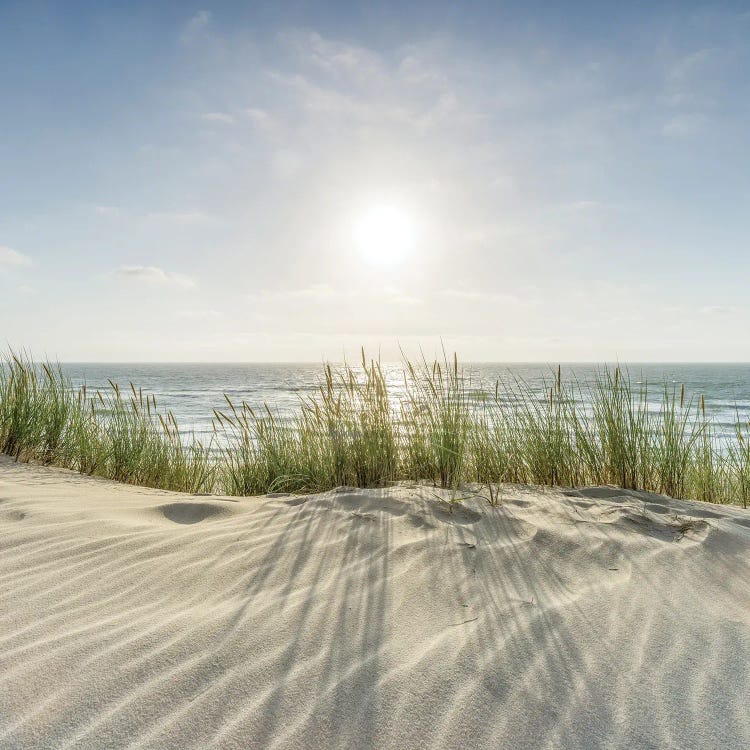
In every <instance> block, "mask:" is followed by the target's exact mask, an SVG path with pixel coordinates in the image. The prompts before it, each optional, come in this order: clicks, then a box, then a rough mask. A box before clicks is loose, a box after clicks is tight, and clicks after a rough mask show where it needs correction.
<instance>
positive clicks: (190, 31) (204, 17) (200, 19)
mask: <svg viewBox="0 0 750 750" xmlns="http://www.w3.org/2000/svg"><path fill="white" fill-rule="evenodd" d="M210 21H211V13H210V11H207V10H199V11H198V12H197V13H196V14H195V15H194V16H193V17H192V18H191V19H190V20H189V21H188V22H187V23H186V24H185V27H184V28H183V30H182V34H181V35H180V39H181V40H182V42H183V44H189V43H190V42H192V41H193V39H195V38H196V37H197V36H198V35H199V34H200V33H201V31H203V29H205V28H206V26H208V24H209V23H210Z"/></svg>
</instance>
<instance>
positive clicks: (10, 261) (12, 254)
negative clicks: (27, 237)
mask: <svg viewBox="0 0 750 750" xmlns="http://www.w3.org/2000/svg"><path fill="white" fill-rule="evenodd" d="M30 265H32V260H31V258H29V256H28V255H24V254H23V253H19V252H18V250H13V249H12V248H10V247H5V246H3V245H0V270H2V269H5V268H22V267H24V266H30Z"/></svg>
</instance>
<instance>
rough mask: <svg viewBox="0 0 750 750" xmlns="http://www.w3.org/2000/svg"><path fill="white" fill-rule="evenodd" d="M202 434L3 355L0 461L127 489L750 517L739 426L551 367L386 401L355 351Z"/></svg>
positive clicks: (420, 381)
mask: <svg viewBox="0 0 750 750" xmlns="http://www.w3.org/2000/svg"><path fill="white" fill-rule="evenodd" d="M652 393H656V394H657V396H658V398H657V399H656V402H657V403H658V404H659V408H658V409H656V410H655V409H654V408H653V404H652V405H651V407H649V401H650V399H651V398H652ZM214 430H215V439H214V441H213V443H212V445H203V444H201V443H200V442H199V441H197V440H196V439H195V438H194V437H193V436H191V435H190V434H183V433H182V432H181V431H180V429H179V427H178V425H177V423H176V421H175V419H174V416H173V415H172V414H171V413H169V412H163V411H160V410H159V409H158V407H157V404H156V400H155V399H154V397H153V396H148V395H144V394H143V393H142V392H141V391H139V390H137V389H136V388H135V387H134V386H132V385H131V386H130V388H129V389H128V390H127V391H126V392H124V393H123V392H121V390H120V388H119V387H118V386H117V385H116V384H115V383H111V384H110V387H109V388H108V389H106V390H105V391H95V392H90V391H88V390H87V389H86V388H85V387H83V388H80V389H75V388H73V387H72V385H71V383H70V382H69V380H68V379H67V378H66V377H65V375H64V373H63V372H62V370H61V369H60V367H59V366H56V365H51V364H42V365H38V364H34V363H33V362H32V361H31V360H30V359H29V358H28V357H24V356H16V355H12V354H11V355H9V356H8V357H6V358H5V360H4V362H3V363H2V364H1V365H0V452H2V453H5V454H7V455H10V456H13V457H14V458H16V459H17V460H21V461H34V462H38V463H43V464H49V465H56V466H62V467H66V468H69V469H72V470H74V471H78V472H81V473H84V474H91V475H94V476H100V477H107V478H110V479H115V480H118V481H122V482H129V483H131V484H137V485H145V486H150V487H159V488H164V489H170V490H178V491H183V492H193V493H197V492H221V493H225V494H229V495H253V494H262V493H267V492H279V491H284V492H300V493H309V492H319V491H324V490H327V489H331V488H333V487H337V486H340V485H349V486H356V487H378V486H387V485H389V484H391V483H393V482H397V481H418V482H427V483H430V484H434V485H435V486H439V487H442V488H447V489H450V490H451V491H452V492H453V493H454V495H455V496H456V497H457V496H458V495H457V494H456V493H457V491H458V488H459V487H460V486H461V485H462V484H464V483H471V482H473V483H478V484H481V485H483V486H485V487H487V494H488V501H489V502H490V503H491V504H493V505H494V504H496V503H497V502H498V500H497V498H498V497H499V495H498V494H497V490H496V489H494V486H495V485H497V484H499V483H502V482H517V483H532V484H543V485H563V486H580V485H585V484H613V485H617V486H621V487H625V488H630V489H641V490H648V491H652V492H658V493H664V494H668V495H671V496H673V497H680V498H693V499H699V500H706V501H709V502H720V503H734V504H740V505H743V506H744V507H747V506H748V504H750V425H748V424H747V423H744V422H743V421H742V420H741V419H740V417H739V415H738V416H737V425H736V431H735V435H734V437H733V438H730V439H727V440H725V441H724V442H723V443H721V442H719V441H718V440H717V439H716V437H715V428H714V425H713V423H712V422H711V420H710V419H709V418H707V417H706V414H705V404H704V401H703V398H702V397H701V398H700V399H699V400H698V401H697V402H693V401H692V400H691V399H686V396H685V391H684V388H680V389H679V390H678V389H676V388H670V387H667V386H666V385H662V386H661V387H660V388H657V389H656V390H655V391H651V390H649V385H648V384H645V383H643V384H641V383H638V384H636V385H633V383H632V382H631V380H630V378H629V376H628V374H627V372H625V371H623V370H622V369H621V368H619V367H617V368H614V369H610V368H602V369H601V370H600V371H599V373H598V375H597V377H596V379H595V382H594V383H593V385H592V386H588V387H586V388H584V387H583V386H581V385H580V384H579V383H578V382H577V381H576V380H575V379H573V380H572V381H571V382H564V381H563V379H562V375H561V372H560V370H559V368H558V371H557V373H551V377H550V382H549V383H548V384H547V386H546V390H544V392H542V393H539V392H537V391H535V390H534V389H532V387H531V386H530V385H529V384H527V383H525V382H524V381H522V380H513V381H511V382H509V383H500V382H498V383H496V384H495V385H494V389H493V388H492V387H490V386H488V384H486V383H473V382H471V380H470V378H469V375H468V374H467V373H465V372H464V371H463V369H462V368H461V367H460V365H459V363H458V360H457V358H456V357H453V359H451V360H449V359H448V358H447V357H444V358H443V359H442V360H441V361H436V362H428V361H426V360H425V359H422V360H421V361H420V362H419V363H416V364H415V363H412V362H410V361H408V360H406V359H405V360H404V366H403V388H402V389H401V391H400V396H399V398H398V399H396V398H395V397H394V396H393V395H392V393H391V392H389V389H388V387H387V385H386V378H385V374H384V371H383V369H382V367H381V365H380V364H379V363H378V362H376V361H368V360H367V359H366V358H365V355H364V352H363V353H362V361H361V363H360V365H359V366H357V367H351V366H348V365H345V366H343V367H340V368H333V367H331V366H330V365H327V366H325V367H324V369H323V372H322V377H321V381H320V385H319V388H318V390H317V391H316V392H315V393H313V394H312V395H310V396H306V397H303V398H301V399H300V401H299V404H298V408H297V410H296V411H295V412H294V414H293V415H291V416H289V415H282V414H279V413H278V412H276V411H274V410H273V409H272V408H271V407H269V406H266V407H264V408H262V409H260V410H254V409H253V408H251V407H250V406H249V405H248V404H245V403H239V404H235V403H233V402H232V401H231V400H230V399H229V398H228V397H225V403H224V404H223V405H221V406H220V407H219V408H217V409H216V410H215V412H214Z"/></svg>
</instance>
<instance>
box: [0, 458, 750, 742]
mask: <svg viewBox="0 0 750 750" xmlns="http://www.w3.org/2000/svg"><path fill="white" fill-rule="evenodd" d="M433 492H434V491H433V490H430V489H429V488H406V487H400V488H396V489H391V490H368V491H361V490H338V491H334V492H330V493H326V494H322V495H317V496H313V497H308V498H302V497H263V498H245V499H239V500H234V499H226V498H212V497H191V496H181V495H176V494H170V493H166V492H159V491H153V490H146V489H142V488H134V487H127V486H122V485H117V484H114V483H111V482H105V481H99V480H91V479H87V478H84V477H79V476H77V475H74V474H70V473H67V472H63V471H57V470H52V469H41V468H35V467H30V466H24V465H17V464H14V463H12V462H10V461H8V460H7V459H2V460H1V461H0V747H2V748H62V747H71V748H121V747H122V748H124V747H129V748H131V747H132V748H136V747H138V748H160V749H163V748H176V749H177V748H179V749H180V750H181V749H183V748H243V749H245V748H264V747H272V748H301V749H302V748H304V749H307V748H357V749H359V748H372V749H373V750H375V749H378V750H380V749H381V748H398V749H399V750H402V749H406V748H422V747H424V748H576V750H577V749H579V748H599V747H607V748H747V747H750V707H749V706H748V699H747V696H748V695H750V512H746V511H742V510H741V509H734V508H723V507H719V506H711V505H706V504H702V503H680V502H676V501H672V500H668V499H666V498H663V497H660V496H656V495H647V494H642V493H634V492H626V491H622V490H615V489H610V488H591V489H584V490H579V491H571V492H563V491H552V490H545V491H543V490H539V489H536V488H530V487H512V486H506V487H505V488H504V490H503V494H502V503H503V504H502V507H500V508H491V507H490V506H489V505H488V503H486V502H485V501H483V500H481V499H477V498H475V499H471V500H466V501H465V502H464V503H463V505H462V506H460V507H457V508H455V510H454V511H453V513H450V512H449V510H448V508H447V506H446V505H445V504H444V503H441V502H440V501H439V500H437V499H436V498H435V496H434V494H433Z"/></svg>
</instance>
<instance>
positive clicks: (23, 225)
mask: <svg viewBox="0 0 750 750" xmlns="http://www.w3.org/2000/svg"><path fill="white" fill-rule="evenodd" d="M749 94H750V6H748V5H747V3H721V4H709V3H705V4H691V3H686V2H681V3H607V2H597V3H576V4H573V3H552V2H531V3H523V4H521V3H507V4H503V3H461V4H457V3H444V4H441V3H439V2H433V3H408V4H407V3H403V2H401V3H370V4H368V3H356V2H348V3H313V2H296V3H268V4H264V3H224V4H192V5H191V4H189V3H143V4H138V3H105V2H99V3H67V4H61V3H43V2H22V3H12V2H11V3H8V2H5V0H0V118H1V120H0V121H1V122H2V128H1V129H0V334H1V335H2V336H3V337H4V338H5V340H6V341H7V342H8V344H10V345H13V346H15V347H27V348H29V349H30V350H32V351H33V352H35V353H37V354H41V353H44V354H48V355H50V356H53V357H59V358H60V359H63V360H123V361H124V360H187V361H198V360H218V361H229V360H231V361H244V360H266V361H268V360H318V359H320V358H321V357H331V358H338V357H340V355H341V354H342V352H346V353H347V354H350V355H351V354H353V353H354V352H356V351H357V350H358V348H359V345H360V344H364V345H366V346H367V347H368V348H369V349H371V350H374V349H375V348H378V347H380V348H381V350H382V351H383V353H384V356H387V357H388V356H391V355H392V354H393V353H395V352H396V350H397V346H398V345H399V344H401V345H402V346H404V347H405V348H407V349H410V348H416V347H417V346H423V347H424V348H425V350H426V351H427V352H431V351H432V350H433V349H434V348H435V347H437V346H439V345H440V344H439V341H440V339H441V338H442V340H443V341H444V342H445V344H446V346H447V347H448V348H451V349H457V350H458V352H459V353H460V354H461V355H462V356H463V357H464V358H465V359H473V360H501V361H512V360H540V361H550V362H554V361H559V360H561V361H575V360H579V361H580V360H613V359H615V358H619V359H621V360H633V361H647V360H655V361H664V360H688V361H700V360H731V361H739V360H750V339H749V338H748V337H747V335H746V332H747V330H748V325H749V324H750V303H748V294H747V291H748V279H750V252H749V248H748V237H749V234H750V232H749V230H750V219H749V218H748V217H750V156H748V149H747V146H746V141H747V130H748V121H749V117H748V115H750V111H749V110H750V96H749ZM382 207H386V210H385V213H384V212H383V211H381V209H382ZM389 212H390V213H389ZM394 212H395V213H396V214H397V215H398V216H399V217H400V218H399V221H400V222H401V224H399V223H398V222H396V224H397V227H396V228H395V229H394V227H393V226H391V227H390V233H389V231H388V230H389V227H385V230H384V231H383V233H379V229H378V227H377V222H378V221H379V219H378V217H383V216H386V217H387V216H390V215H392V214H393V213H394ZM372 216H375V217H376V218H375V219H374V220H373V219H372ZM363 217H364V218H363ZM367 217H370V218H369V219H368V218H367ZM373 221H374V222H375V229H374V230H373V231H374V232H375V237H376V238H377V239H382V240H383V241H384V242H386V243H394V246H395V247H400V244H399V243H400V242H401V240H403V237H402V236H400V235H399V233H401V234H403V230H399V229H398V227H399V226H402V224H403V225H408V236H409V242H408V243H405V245H404V249H403V252H401V251H400V250H399V252H398V253H396V254H395V256H394V257H391V258H390V260H389V262H388V263H379V262H372V261H373V259H372V257H371V256H372V253H371V252H364V251H363V248H362V247H361V246H360V245H361V242H360V240H359V239H358V238H359V237H361V234H362V231H361V227H362V226H365V227H367V228H368V231H370V228H372V226H373ZM363 222H364V223H363ZM368 222H369V223H368ZM386 223H388V222H387V220H386ZM357 227H360V231H359V234H358V233H357V231H356V228H357ZM394 232H395V235H394ZM358 243H359V244H358Z"/></svg>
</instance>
